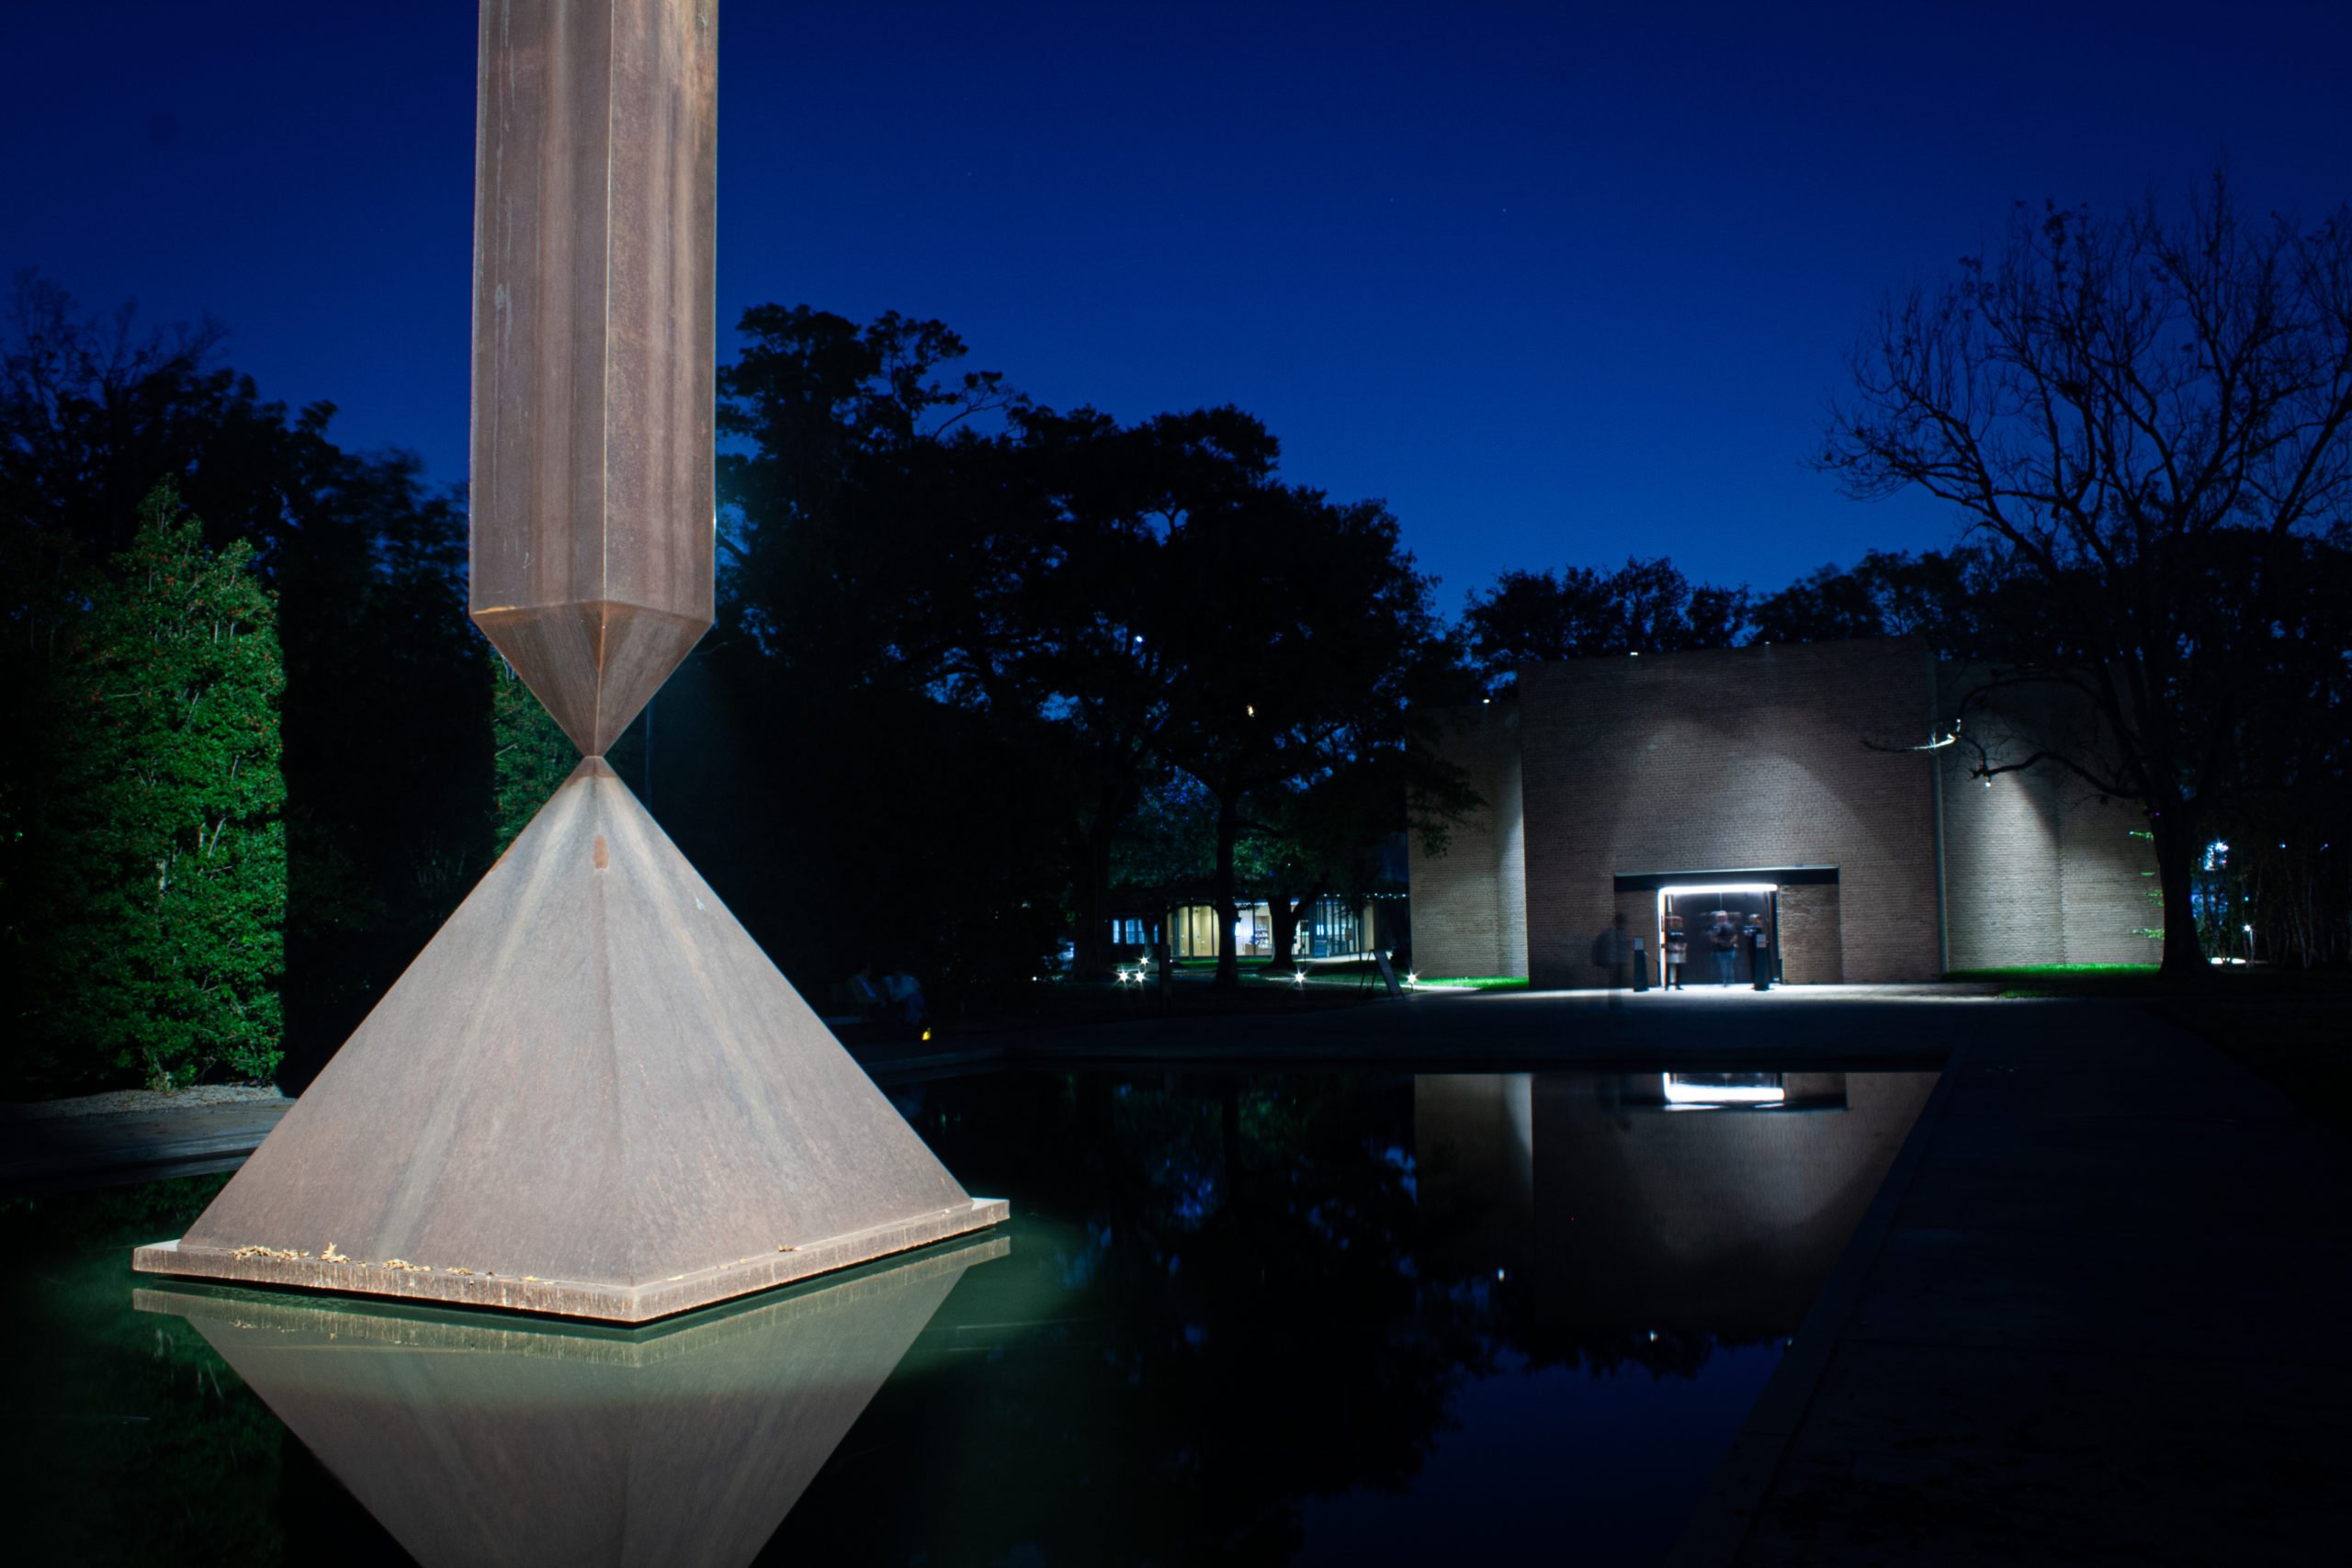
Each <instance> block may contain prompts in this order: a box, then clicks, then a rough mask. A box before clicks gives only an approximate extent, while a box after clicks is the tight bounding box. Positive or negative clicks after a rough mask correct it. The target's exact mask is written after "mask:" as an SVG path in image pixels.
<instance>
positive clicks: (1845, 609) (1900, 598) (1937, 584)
mask: <svg viewBox="0 0 2352 1568" xmlns="http://www.w3.org/2000/svg"><path fill="white" fill-rule="evenodd" d="M1984 576H1985V571H1984V568H1983V566H1982V565H1981V563H1980V562H1979V560H1978V558H1977V553H1976V552H1975V551H1973V550H1971V549H1969V548H1967V547H1962V548H1959V549H1956V550H1951V551H1949V552H1938V551H1935V550H1928V551H1926V552H1925V553H1923V554H1920V555H1916V556H1915V555H1913V554H1911V553H1910V552H1909V551H1907V550H1871V551H1868V552H1866V553H1865V554H1864V555H1863V557H1862V558H1861V559H1860V561H1858V562H1856V563H1855V564H1854V565H1853V566H1851V567H1839V566H1825V567H1822V568H1820V569H1819V570H1816V571H1814V572H1812V573H1811V574H1809V575H1807V576H1804V577H1801V578H1799V579H1798V580H1797V581H1794V582H1792V583H1791V584H1790V585H1789V586H1788V587H1786V588H1783V589H1781V591H1780V592H1777V593H1768V594H1765V595H1763V596H1761V597H1759V598H1758V599H1757V601H1756V602H1755V606H1754V611H1753V615H1754V620H1755V636H1756V640H1758V641H1759V642H1838V641H1843V640H1846V639H1849V638H1852V637H1918V638H1919V639H1920V640H1922V641H1923V642H1925V643H1927V645H1928V647H1929V648H1932V649H1935V650H1936V652H1937V653H1938V654H1939V656H1940V657H1942V658H1946V659H1957V660H1973V659H1983V658H1985V657H1987V655H1988V653H1989V651H1990V649H1989V648H1988V647H1987V642H1986V637H1985V619H1986V615H1985V606H1984V605H1982V604H1979V602H1978V599H1979V595H1980V594H1983V593H1989V592H1994V591H1995V585H1994V584H1991V583H1988V582H1986V581H1983V579H1984Z"/></svg>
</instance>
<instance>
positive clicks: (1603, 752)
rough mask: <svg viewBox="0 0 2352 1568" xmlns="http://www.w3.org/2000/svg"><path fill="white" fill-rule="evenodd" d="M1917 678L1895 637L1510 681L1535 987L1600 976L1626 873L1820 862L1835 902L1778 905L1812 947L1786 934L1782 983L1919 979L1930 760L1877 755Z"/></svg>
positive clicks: (1916, 731)
mask: <svg viewBox="0 0 2352 1568" xmlns="http://www.w3.org/2000/svg"><path fill="white" fill-rule="evenodd" d="M1931 671H1932V665H1931V663H1930V660H1929V659H1928V654H1927V652H1926V650H1925V649H1922V648H1920V647H1919V646H1917V644H1913V643H1905V642H1849V643H1830V644H1819V645H1815V646H1811V647H1787V646H1783V647H1771V648H1751V649H1725V650H1721V651H1710V652H1700V653H1683V654H1675V655H1672V656H1668V657H1657V656H1652V657H1649V658H1642V659H1636V658H1627V659H1591V660H1574V661H1571V662H1567V663H1561V664H1544V665H1536V666H1532V667H1531V668H1529V669H1526V670H1523V671H1521V672H1520V677H1519V691H1520V694H1519V699H1518V702H1519V707H1520V716H1519V717H1520V739H1521V759H1522V773H1523V788H1524V795H1525V818H1526V866H1527V912H1528V913H1527V946H1528V960H1529V969H1530V974H1531V976H1532V979H1533V981H1534V983H1535V984H1536V985H1538V986H1566V985H1591V984H1594V983H1595V982H1596V980H1597V978H1598V971H1596V970H1595V969H1594V968H1593V966H1592V964H1591V953H1592V942H1593V938H1594V937H1595V936H1596V935H1597V934H1598V933H1599V932H1600V931H1601V929H1602V928H1603V927H1605V926H1607V925H1608V923H1609V920H1610V916H1611V913H1612V912H1614V911H1615V909H1616V908H1618V899H1617V897H1616V895H1615V893H1614V891H1613V886H1614V884H1613V878H1614V876H1615V875H1616V874H1618V873H1620V872H1673V871H1681V870H1714V869H1726V868H1732V867H1746V866H1792V865H1834V866H1837V867H1838V878H1839V880H1838V888H1837V895H1836V897H1835V900H1834V901H1832V900H1830V899H1826V898H1817V899H1815V900H1814V901H1813V903H1812V904H1810V905H1808V904H1806V902H1805V901H1804V899H1803V898H1802V897H1800V899H1799V900H1798V902H1797V904H1796V906H1795V907H1794V908H1792V909H1791V910H1790V911H1789V913H1788V916H1787V918H1788V919H1789V921H1790V927H1791V929H1790V931H1788V932H1787V933H1786V935H1787V936H1788V937H1789V938H1792V939H1802V940H1803V941H1804V942H1805V943H1806V945H1807V947H1808V949H1809V951H1807V952H1805V953H1798V952H1797V950H1796V948H1795V947H1794V945H1792V943H1790V942H1784V947H1785V948H1786V951H1787V962H1788V964H1789V967H1790V970H1791V978H1792V979H1795V978H1798V977H1799V976H1803V977H1804V978H1806V979H1816V978H1828V977H1831V976H1836V977H1838V978H1842V979H1844V980H1847V981H1873V980H1924V979H1931V978H1933V977H1934V976H1935V975H1936V974H1937V972H1938V966H1939V955H1938V942H1937V925H1936V881H1935V800H1934V793H1933V791H1934V774H1933V769H1932V765H1931V763H1930V761H1929V759H1928V757H1926V756H1923V755H1921V754H1918V753H1916V752H1902V751H1894V752H1890V751H1886V750H1872V745H1873V743H1875V744H1876V745H1879V746H1900V745H1907V744H1917V742H1918V741H1920V740H1921V739H1924V738H1925V734H1926V731H1927V728H1928V724H1929V722H1930V720H1931V717H1932V712H1933V698H1934V694H1933V686H1932V672H1931ZM1415 896H1416V897H1417V898H1418V897H1419V887H1418V886H1417V887H1416V888H1415ZM1648 897H1651V896H1649V895H1642V896H1640V899H1637V900H1636V903H1637V904H1638V903H1639V902H1640V901H1641V900H1645V899H1647V898H1648ZM1634 918H1635V917H1634V916H1633V915H1631V914H1629V923H1631V922H1632V920H1633V919H1634ZM1414 919H1415V925H1416V928H1417V929H1419V926H1420V915H1419V911H1418V909H1417V910H1416V913H1415V917H1414ZM1833 944H1834V945H1833Z"/></svg>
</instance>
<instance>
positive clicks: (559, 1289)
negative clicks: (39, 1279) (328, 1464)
mask: <svg viewBox="0 0 2352 1568" xmlns="http://www.w3.org/2000/svg"><path fill="white" fill-rule="evenodd" d="M1008 1213H1010V1211H1009V1208H1008V1206H1007V1204H1006V1202H1005V1201H1004V1200H1003V1199H1001V1198H973V1199H970V1200H967V1202H966V1203H965V1204H964V1205H963V1206H960V1207H957V1208H953V1209H944V1210H941V1211H939V1212H937V1213H929V1214H916V1215H912V1216H910V1217H909V1218H907V1219H904V1220H897V1221H893V1222H891V1223H890V1224H883V1225H875V1226H872V1227H870V1228H868V1229H865V1230H862V1231H855V1232H853V1233H851V1234H850V1235H839V1236H833V1237H831V1238H830V1239H829V1240H825V1241H819V1242H811V1243H807V1244H804V1245H802V1246H799V1247H793V1248H791V1249H790V1250H789V1251H785V1250H777V1251H773V1252H766V1253H759V1254H755V1255H753V1256H752V1257H748V1258H735V1259H733V1260H731V1261H729V1262H726V1263H722V1264H719V1265H718V1267H716V1268H710V1269H698V1270H696V1271H695V1272H692V1273H687V1274H680V1275H677V1276H675V1277H673V1278H672V1279H667V1280H658V1281H655V1282H653V1283H650V1284H642V1285H614V1284H600V1283H597V1282H595V1281H593V1280H542V1279H537V1278H535V1277H533V1276H530V1275H516V1276H512V1277H509V1276H505V1275H500V1274H492V1273H486V1272H483V1273H478V1272H475V1271H472V1270H464V1271H459V1270H456V1269H434V1268H429V1267H424V1266H422V1265H417V1264H413V1263H409V1262H407V1261H405V1260H404V1259H401V1258H386V1259H377V1260H362V1259H359V1258H344V1257H336V1258H314V1257H311V1256H310V1255H309V1254H307V1253H292V1252H285V1251H278V1250H271V1249H266V1248H256V1247H238V1248H235V1249H233V1250H232V1249H227V1248H222V1247H204V1246H201V1245H198V1246H189V1245H188V1244H187V1243H186V1242H185V1241H164V1242H157V1243H155V1244H154V1245H153V1246H151V1247H139V1248H137V1249H136V1250H135V1251H133V1252H132V1254H131V1258H130V1267H131V1268H132V1269H133V1270H134V1271H136V1272H138V1273H141V1274H170V1275H175V1276H178V1277H180V1278H183V1279H196V1280H224V1281H230V1282H233V1283H236V1284H241V1285H281V1286H291V1287H294V1288H296V1289H300V1290H308V1291H334V1292H339V1293H342V1294H345V1295H360V1296H388V1297H392V1298H395V1299H398V1300H402V1301H416V1302H436V1303H449V1304H452V1305H458V1306H472V1307H496V1308H501V1309H503V1310H505V1311H508V1312H532V1313H545V1314H550V1315H553V1316H558V1317H582V1318H594V1319H596V1320H598V1321H601V1322H605V1323H650V1322H651V1321H653V1320H654V1319H655V1318H661V1317H669V1316H672V1315H673V1314H677V1313H682V1312H692V1311H694V1310H695V1308H697V1307H706V1306H710V1305H712V1304H714V1303H718V1302H725V1301H732V1300H734V1299H735V1298H736V1297H738V1296H748V1295H752V1294H755V1293H756V1292H761V1291H768V1290H774V1289H775V1287H777V1286H779V1285H789V1284H793V1283H795V1282H796V1281H798V1280H806V1279H809V1278H811V1277H812V1276H814V1275H818V1274H829V1273H831V1272H832V1271H833V1270H835V1269H848V1268H852V1267H854V1266H855V1265H857V1264H860V1263H870V1262H872V1261H873V1260H874V1259H876V1258H888V1257H890V1256H891V1255H893V1254H894V1253H900V1252H907V1251H910V1250H912V1249H913V1248H915V1247H928V1246H929V1245H931V1244H932V1243H933V1242H935V1241H945V1240H946V1239H948V1238H949V1237H950V1236H958V1235H967V1234H968V1233H970V1232H972V1231H978V1230H985V1229H987V1228H988V1227H989V1226H990V1225H994V1224H1002V1223H1003V1221H1004V1220H1005V1218H1006V1217H1007V1214H1008Z"/></svg>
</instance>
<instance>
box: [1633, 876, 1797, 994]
mask: <svg viewBox="0 0 2352 1568" xmlns="http://www.w3.org/2000/svg"><path fill="white" fill-rule="evenodd" d="M1690 893H1761V894H1763V895H1764V896H1765V897H1767V898H1768V899H1769V900H1770V902H1769V903H1768V904H1767V905H1766V906H1765V919H1768V920H1770V922H1771V923H1772V946H1771V949H1770V952H1769V953H1767V954H1766V955H1765V959H1764V962H1766V963H1767V964H1771V965H1772V975H1773V977H1774V979H1775V981H1776V982H1777V980H1778V979H1779V976H1780V973H1781V970H1780V963H1781V885H1780V884H1779V883H1777V882H1661V883H1659V884H1658V888H1657V965H1658V983H1659V984H1660V985H1664V984H1665V983H1666V901H1667V899H1668V898H1669V897H1682V896H1683V895H1685V894H1690ZM1695 934H1696V933H1695V932H1693V931H1691V929H1690V925H1689V923H1688V922H1687V921H1686V922H1685V923H1684V926H1683V931H1682V935H1683V940H1684V941H1685V942H1688V941H1689V940H1690V939H1691V937H1692V936H1693V935H1695ZM1683 967H1684V968H1685V969H1688V968H1689V967H1690V961H1689V960H1688V959H1685V960H1684V961H1683ZM1749 978H1750V980H1751V982H1752V981H1753V979H1754V976H1750V977H1749ZM1682 983H1683V984H1684V985H1686V986H1687V985H1689V984H1690V983H1691V981H1690V976H1687V975H1686V976H1683V982H1682Z"/></svg>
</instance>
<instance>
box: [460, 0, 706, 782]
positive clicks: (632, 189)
mask: <svg viewBox="0 0 2352 1568" xmlns="http://www.w3.org/2000/svg"><path fill="white" fill-rule="evenodd" d="M477 110H478V116H479V139H478V141H477V144H476V153H475V158H476V163H475V208H474V306H473V309H474V330H473V482H472V489H471V492H470V504H471V507H472V522H473V553H472V579H471V583H472V588H471V592H472V603H471V605H470V608H471V610H472V614H473V618H474V621H475V623H476V624H477V625H478V626H481V629H482V631H483V633H484V634H485V635H486V636H488V637H489V638H490V639H491V641H492V643H494V644H496V645H497V647H498V649H499V651H500V652H502V653H503V654H504V655H505V656H506V658H507V660H509V661H510V662H511V663H512V664H513V665H514V666H515V670H516V671H517V672H518V673H520V674H521V675H522V677H523V679H524V680H525V682H527V683H528V684H529V686H530V688H531V690H532V691H534V692H535V693H537V694H538V696H539V700H540V701H541V702H543V703H545V704H546V705H547V706H548V712H550V713H552V714H553V715H554V716H555V717H556V720H557V722H558V723H560V724H561V725H562V726H563V728H564V731H565V733H566V734H568V735H570V736H571V739H572V740H573V742H574V743H575V744H577V745H578V746H579V748H580V750H582V752H583V753H584V754H586V755H588V756H601V755H602V754H603V753H604V752H605V750H607V749H608V748H609V747H610V746H611V745H612V743H613V742H614V741H615V740H616V739H618V738H619V736H620V733H621V731H622V730H623V729H624V728H627V727H628V722H629V720H630V719H631V718H633V717H635V716H636V715H637V713H638V710H639V708H641V707H643V706H644V705H645V703H646V701H647V699H649V698H650V697H651V696H652V694H654V692H655V691H656V690H658V689H659V688H660V686H661V684H662V682H663V681H664V680H666V679H667V678H668V677H669V675H670V672H671V671H673V670H674V669H676V668H677V665H678V662H679V660H683V659H684V657H685V656H686V653H687V650H688V649H692V648H693V647H694V645H695V641H696V640H697V639H698V638H699V637H701V636H702V634H703V633H704V631H706V630H707V629H708V627H709V626H710V622H711V607H712V605H711V595H712V567H713V564H714V562H713V550H714V543H715V534H714V512H713V502H712V491H711V462H712V457H711V428H712V427H711V421H712V408H713V361H714V355H715V351H716V347H717V332H716V327H717V317H716V313H715V312H716V310H717V303H716V283H715V275H714V272H713V266H714V258H715V256H716V255H717V251H718V224H717V211H718V208H717V193H718V157H717V149H718V5H717V0H483V5H482V7H481V74H480V78H479V85H478V96H477Z"/></svg>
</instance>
